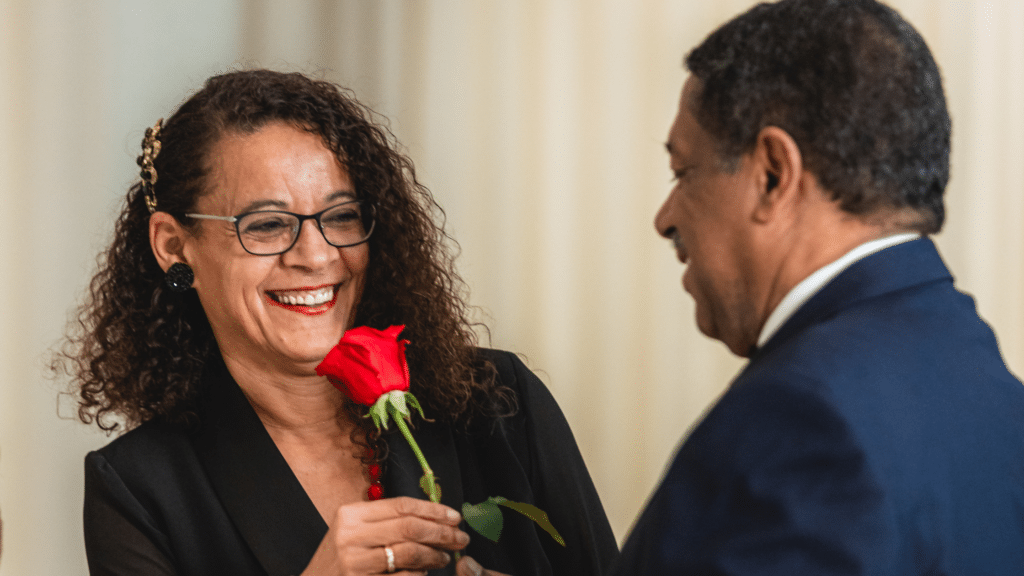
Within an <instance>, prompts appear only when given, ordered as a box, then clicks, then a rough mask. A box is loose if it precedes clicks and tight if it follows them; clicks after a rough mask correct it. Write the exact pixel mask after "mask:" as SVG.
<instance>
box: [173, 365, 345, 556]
mask: <svg viewBox="0 0 1024 576" xmlns="http://www.w3.org/2000/svg"><path fill="white" fill-rule="evenodd" d="M204 378H205V379H206V382H205V384H206V394H205V398H204V402H203V420H202V426H201V428H200V429H199V430H198V431H197V432H196V434H195V435H194V436H193V445H194V446H195V450H196V452H197V454H198V455H199V458H200V461H201V462H202V463H203V466H204V467H205V468H206V472H207V474H208V475H209V478H210V483H211V484H212V485H213V487H214V490H216V492H217V495H218V496H219V497H220V499H221V502H222V503H223V505H224V508H225V510H227V512H228V514H229V515H230V516H231V518H232V520H233V521H234V523H235V526H236V527H237V528H238V531H239V533H240V534H241V535H242V537H243V538H244V539H245V541H246V543H247V544H248V545H249V547H250V549H251V550H252V552H253V554H254V555H255V556H256V558H257V559H258V560H259V562H260V564H261V565H262V566H263V568H264V569H265V570H266V571H267V574H268V575H269V576H285V575H288V574H298V573H300V572H302V570H303V569H305V567H306V565H307V564H308V563H309V559H310V558H311V557H312V556H313V553H314V552H315V551H316V549H317V547H318V546H319V545H320V541H321V540H322V539H323V537H324V535H325V534H326V533H327V524H326V523H325V522H324V520H323V519H322V518H321V517H320V513H319V512H318V511H317V509H316V506H314V505H313V502H312V501H311V500H310V499H309V497H308V496H307V495H306V492H305V490H303V488H302V485H301V484H300V483H299V480H298V478H296V477H295V474H294V473H292V470H291V468H289V467H288V463H287V462H286V461H285V459H284V456H282V455H281V452H280V451H278V449H277V446H276V445H275V444H274V441H273V440H272V439H271V438H270V435H269V434H268V433H267V430H266V428H264V426H263V423H262V422H261V421H260V419H259V417H258V416H257V415H256V412H255V411H254V410H253V409H252V406H251V405H250V404H249V401H248V400H247V399H246V398H245V395H244V394H243V393H242V391H241V389H240V388H239V387H238V385H237V384H236V383H235V381H234V379H233V378H232V377H231V375H230V373H228V371H227V368H226V367H225V366H224V364H223V361H222V360H220V359H219V358H218V359H217V361H216V364H212V363H211V365H210V367H209V368H208V369H207V372H206V373H205V374H204Z"/></svg>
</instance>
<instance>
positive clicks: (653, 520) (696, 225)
mask: <svg viewBox="0 0 1024 576" xmlns="http://www.w3.org/2000/svg"><path fill="white" fill-rule="evenodd" d="M686 65H687V67H688V68H689V70H690V72H691V76H690V78H689V79H688V80H687V81H686V84H685V86H684V87H683V91H682V98H681V101H680V105H679V112H678V115H677V117H676V120H675V122H674V124H673V125H672V128H671V131H670V133H669V140H668V145H667V146H668V150H669V155H670V163H671V168H672V170H673V172H674V174H675V177H676V183H675V186H674V188H673V189H672V191H671V193H670V195H669V197H668V199H667V200H666V201H665V204H664V205H663V206H662V207H661V209H660V211H659V212H658V214H657V217H656V219H655V224H656V227H657V229H658V232H659V233H660V234H662V235H663V236H665V237H666V238H669V239H671V240H672V242H673V243H674V246H675V249H676V251H677V253H678V257H679V260H680V261H681V262H683V263H684V264H685V265H686V271H685V273H684V275H683V287H684V289H685V290H686V291H687V292H688V293H690V294H691V295H692V296H693V298H694V300H695V301H696V310H697V312H696V316H697V325H698V327H699V328H700V330H701V331H702V332H703V333H704V334H706V335H708V336H711V337H713V338H716V339H718V340H721V341H722V342H724V343H725V344H726V345H727V346H728V347H729V349H730V350H731V351H732V352H733V353H735V354H737V355H740V356H746V357H749V358H750V361H749V364H748V365H747V366H746V368H745V369H744V370H743V372H742V373H741V374H740V375H739V376H738V377H737V378H736V380H735V381H734V382H733V383H732V385H731V386H730V388H729V390H728V391H727V392H726V393H725V394H724V395H723V397H722V398H721V399H720V401H719V402H718V403H717V404H716V405H715V407H714V408H712V409H711V410H710V411H709V412H708V414H707V415H706V417H705V418H704V420H703V421H702V422H701V423H700V424H699V425H698V426H697V427H696V428H695V429H694V431H693V432H692V434H691V435H690V437H689V438H688V439H687V441H686V442H685V443H684V444H683V445H682V447H681V448H680V450H679V452H678V454H677V455H676V457H675V460H674V461H673V463H672V465H671V466H670V468H669V469H668V471H667V473H666V476H665V478H664V480H663V482H662V484H661V485H660V486H659V488H658V489H657V491H656V492H655V493H654V494H653V496H652V497H651V499H650V501H649V503H648V505H647V507H646V510H645V511H644V512H643V513H642V515H641V516H640V517H639V519H638V520H637V523H636V525H635V526H634V528H633V530H632V532H631V534H630V536H629V538H628V539H627V541H626V543H625V545H624V547H623V551H622V557H621V559H620V561H619V563H618V564H617V566H616V574H619V575H622V576H625V575H653V574H657V575H669V574H671V575H677V574H699V575H713V574H730V575H751V574H785V575H797V574H800V575H802V574H815V575H818V574H878V575H881V574H885V575H901V576H906V575H917V574H922V575H923V574H1007V575H1009V574H1014V575H1020V574H1024V386H1022V385H1021V383H1020V382H1019V381H1018V380H1016V379H1015V378H1014V377H1013V376H1012V375H1011V374H1010V373H1009V372H1008V371H1007V369H1006V367H1005V365H1004V363H1003V360H1002V358H1001V356H1000V353H999V350H998V348H997V345H996V340H995V337H994V335H993V333H992V331H991V330H990V329H989V328H988V326H986V325H985V323H984V322H983V321H982V320H981V319H980V318H979V317H978V315H977V313H976V311H975V308H974V303H973V300H972V299H971V298H970V297H968V296H966V295H964V294H961V293H959V292H957V291H956V290H955V289H954V287H953V282H952V278H951V276H950V274H949V272H948V271H947V269H946V267H945V266H944V265H943V263H942V260H941V259H940V257H939V255H938V253H937V252H936V250H935V247H934V245H933V244H932V242H931V240H929V239H928V238H927V235H928V234H932V233H935V232H938V231H939V229H940V228H941V226H942V222H943V218H944V213H943V204H942V194H943V191H944V189H945V186H946V183H947V181H948V177H949V134H950V121H949V117H948V114H947V111H946V104H945V99H944V96H943V92H942V85H941V81H940V77H939V71H938V69H937V67H936V65H935V62H934V60H933V59H932V56H931V54H930V53H929V51H928V48H927V46H926V45H925V43H924V41H923V40H922V39H921V37H920V36H919V35H918V34H917V32H916V31H915V30H914V29H913V28H912V27H911V26H910V25H909V24H907V23H906V22H905V21H904V20H903V19H902V18H901V17H900V16H899V15H898V14H897V13H896V12H895V11H894V10H892V9H890V8H888V7H886V6H883V5H881V4H878V3H876V2H874V1H873V0H845V1H839V0H784V1H782V2H779V3H776V4H762V5H759V6H756V7H754V8H753V9H751V10H750V11H748V12H747V13H745V14H743V15H741V16H739V17H737V18H736V19H734V20H732V21H731V22H729V23H727V24H725V25H724V26H722V27H721V28H719V29H718V30H717V31H715V32H714V33H712V34H711V36H709V37H708V38H707V39H706V40H705V41H704V42H703V43H702V44H701V45H700V46H698V47H697V48H696V49H694V50H693V52H692V53H691V54H690V55H689V56H688V57H687V59H686ZM1014 193H1020V192H1019V191H1015V192H1014Z"/></svg>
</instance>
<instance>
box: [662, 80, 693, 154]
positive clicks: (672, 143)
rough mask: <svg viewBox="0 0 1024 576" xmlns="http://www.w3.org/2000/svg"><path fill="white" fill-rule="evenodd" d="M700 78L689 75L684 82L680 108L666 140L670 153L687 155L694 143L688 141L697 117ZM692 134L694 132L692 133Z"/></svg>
mask: <svg viewBox="0 0 1024 576" xmlns="http://www.w3.org/2000/svg"><path fill="white" fill-rule="evenodd" d="M699 82H700V81H699V80H698V79H697V78H696V77H695V76H692V75H691V76H689V77H688V78H687V79H686V82H685V83H684V84H683V89H682V92H681V94H680V96H679V108H678V110H677V111H676V116H675V120H673V121H672V126H671V127H670V128H669V132H668V140H667V141H666V142H665V149H666V150H667V151H668V153H669V155H672V156H678V155H685V154H687V153H688V152H689V149H688V147H689V146H690V145H692V144H691V143H689V142H687V141H686V137H687V135H688V133H689V132H692V129H693V126H690V124H693V123H694V122H695V121H696V119H695V118H694V115H693V106H694V101H695V98H696V95H697V94H699V93H700V85H699ZM691 136H692V134H691Z"/></svg>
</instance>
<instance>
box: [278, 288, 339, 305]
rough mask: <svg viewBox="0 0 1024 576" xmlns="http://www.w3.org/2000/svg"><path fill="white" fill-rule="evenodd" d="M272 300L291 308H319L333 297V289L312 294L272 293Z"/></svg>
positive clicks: (322, 289)
mask: <svg viewBox="0 0 1024 576" xmlns="http://www.w3.org/2000/svg"><path fill="white" fill-rule="evenodd" d="M271 294H272V295H273V296H274V299H275V300H277V301H278V302H280V303H282V304H290V305H292V306H320V305H321V304H326V303H328V302H330V301H331V298H333V297H334V287H333V286H328V287H327V288H321V289H320V290H315V291H313V292H272V293H271Z"/></svg>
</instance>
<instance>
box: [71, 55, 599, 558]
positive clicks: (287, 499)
mask: <svg viewBox="0 0 1024 576" xmlns="http://www.w3.org/2000/svg"><path fill="white" fill-rule="evenodd" d="M395 147H396V146H395V143H394V142H393V139H392V137H391V135H390V133H388V132H387V130H386V129H384V128H382V127H381V126H379V125H377V124H376V123H374V121H373V115H372V113H371V112H370V111H368V110H367V109H365V108H364V107H363V106H362V105H360V104H359V103H358V102H356V101H355V100H354V99H353V98H352V97H351V95H350V94H348V93H346V92H344V91H343V90H340V89H339V88H338V87H336V86H334V85H332V84H329V83H326V82H318V81H314V80H311V79H309V78H307V77H305V76H302V75H300V74H282V73H277V72H271V71H267V70H253V71H243V72H233V73H229V74H225V75H223V76H217V77H214V78H211V79H210V80H208V81H207V83H206V85H205V87H204V88H203V89H202V90H200V91H199V92H198V93H196V94H195V95H194V96H192V97H191V98H190V99H189V100H187V101H186V102H185V103H184V104H183V105H182V106H181V108H180V109H179V110H177V111H176V112H175V113H174V114H173V115H172V116H171V117H170V118H169V119H168V121H167V123H166V125H165V124H163V123H162V122H158V123H157V124H156V125H155V126H154V127H153V128H151V129H150V130H147V133H146V138H145V140H144V141H143V154H142V155H141V156H140V158H139V164H140V166H141V167H142V172H141V176H142V179H141V181H140V182H138V183H136V184H135V185H134V186H132V188H131V189H130V190H129V192H128V196H127V201H126V203H125V206H124V208H123V210H122V213H121V216H120V218H119V220H118V222H117V225H116V228H115V233H114V240H113V243H112V244H111V246H110V248H109V249H108V251H107V252H106V255H105V259H104V260H103V262H102V263H101V267H100V271H99V273H98V274H97V275H96V277H95V278H94V279H93V282H92V284H91V287H90V293H91V300H90V302H89V303H88V304H87V305H86V306H85V307H84V308H83V309H82V310H81V312H80V315H79V321H78V324H77V326H78V328H79V330H78V331H76V333H75V334H73V335H72V336H70V337H69V340H68V344H67V346H66V348H65V349H64V355H63V358H62V360H61V361H60V362H58V363H57V365H56V366H55V368H57V369H63V370H66V371H68V372H70V373H71V375H72V377H73V380H74V383H75V386H76V387H77V389H76V392H77V394H78V397H79V417H80V418H81V419H82V420H83V421H84V422H86V423H93V422H95V423H96V424H98V425H99V426H100V427H101V428H103V429H105V430H110V431H112V430H118V429H124V430H128V433H126V434H124V435H123V436H122V437H120V438H118V439H117V440H115V441H113V442H111V443H110V444H109V445H108V446H106V447H105V448H103V449H101V450H99V451H96V452H93V453H90V454H89V455H88V456H87V458H86V495H85V534H86V549H87V553H88V557H89V566H90V570H91V572H92V574H94V575H98V574H115V575H120V574H124V575H127V574H134V575H155V574H160V575H167V574H178V575H205V574H210V575H213V574H262V573H266V574H271V575H275V576H277V575H284V574H298V573H303V574H318V575H327V574H330V575H335V574H339V575H340V574H379V573H390V572H395V571H403V570H404V571H413V572H416V571H425V570H435V571H436V572H432V573H435V574H451V573H454V571H455V570H456V569H457V570H458V573H459V574H471V573H473V574H480V572H479V565H478V564H476V562H475V561H474V560H473V558H475V559H476V560H478V561H479V562H480V564H483V565H484V566H486V567H487V568H491V569H494V570H498V571H500V572H489V573H490V574H499V573H503V572H508V573H515V574H517V575H520V576H526V575H532V574H538V575H540V574H545V575H547V574H601V573H603V571H604V570H605V568H606V567H607V565H608V564H609V563H610V561H611V560H612V558H613V557H614V556H615V554H616V545H615V541H614V538H613V536H612V533H611V529H610V527H609V525H608V521H607V519H606V518H605V515H604V512H603V510H602V508H601V504H600V501H599V500H598V497H597V494H596V491H595V490H594V487H593V484H592V482H591V480H590V476H589V474H588V473H587V470H586V467H585V465H584V464H583V461H582V458H581V457H580V454H579V450H578V449H577V447H576V444H575V440H574V439H573V437H572V433H571V431H570V430H569V428H568V425H567V424H566V422H565V419H564V417H563V416H562V414H561V411H560V410H559V409H558V406H557V405H556V404H555V403H554V400H553V399H552V398H551V395H550V394H549V393H548V391H547V390H546V388H545V387H544V385H543V384H542V383H541V382H540V381H539V380H538V379H537V378H536V376H534V375H533V374H532V373H531V372H530V371H529V370H527V369H526V367H525V366H523V364H522V363H521V362H520V361H519V360H518V359H517V358H516V357H515V356H514V355H512V354H509V353H505V352H498V351H494V350H484V349H479V348H477V347H476V346H475V339H474V336H473V332H472V331H471V330H470V327H469V322H468V320H467V318H466V305H465V303H464V302H463V300H462V294H463V284H462V281H461V280H460V279H459V277H458V275H457V274H456V272H455V269H454V265H453V260H452V257H451V255H450V254H449V252H448V251H447V248H446V247H445V240H446V238H447V236H446V235H445V233H444V231H443V230H442V228H441V227H440V226H438V225H436V224H435V223H434V215H435V212H439V211H440V208H439V207H438V206H437V205H436V204H435V203H434V200H433V198H432V197H431V195H430V193H429V192H428V191H427V190H426V189H425V188H424V187H423V186H421V185H420V184H419V183H418V182H417V181H416V178H415V175H414V171H413V166H412V163H411V161H409V160H408V159H407V158H405V157H404V156H402V155H400V154H398V153H397V152H395ZM399 324H401V325H405V326H406V330H405V332H404V333H403V337H405V338H407V339H408V340H410V341H411V342H412V343H411V345H410V346H409V347H408V354H407V358H408V365H409V369H410V372H411V374H412V379H411V383H410V385H411V389H412V391H413V392H415V394H416V396H417V397H418V398H420V400H421V402H422V404H423V408H424V410H425V412H426V413H427V415H428V416H429V417H430V418H431V420H429V421H427V422H425V423H421V424H420V429H419V430H418V431H417V437H418V439H419V441H420V447H421V448H422V450H423V452H424V453H426V455H427V457H428V458H429V459H430V461H431V462H432V463H433V464H434V472H435V474H436V476H437V477H438V478H439V480H440V482H441V483H442V485H443V486H444V491H443V496H442V499H441V503H440V504H435V503H431V502H426V501H423V500H416V499H413V498H409V496H415V495H418V494H419V486H418V485H417V480H418V475H416V474H415V472H416V470H417V469H418V465H417V460H416V456H415V455H414V454H412V453H411V452H410V451H409V448H408V446H407V445H406V444H405V443H404V441H402V439H401V438H400V437H399V438H398V439H397V440H396V441H394V442H392V437H391V436H389V435H387V434H385V435H383V436H382V435H380V434H379V433H378V432H377V431H376V429H375V428H374V427H373V424H372V422H371V421H370V420H369V419H367V418H364V416H365V415H366V408H365V407H362V406H358V405H357V404H355V403H354V402H352V401H351V399H349V398H347V397H346V396H345V395H344V393H343V392H341V391H340V390H339V389H338V388H335V387H334V386H332V385H331V383H330V382H329V381H328V380H327V379H326V378H325V377H322V376H318V375H317V374H316V371H315V368H316V366H317V365H318V364H319V363H320V361H321V360H322V359H323V358H324V356H325V355H326V354H327V353H328V351H329V350H330V349H331V348H332V347H333V346H334V345H335V344H337V343H338V341H339V340H340V339H341V337H342V335H343V334H344V333H345V331H346V330H348V329H349V328H352V327H355V326H369V327H373V328H378V329H381V328H385V327H387V326H391V325H399ZM371 487H372V489H371ZM381 490H383V495H384V496H386V498H384V499H380V496H381ZM498 493H501V494H504V495H508V497H509V498H510V499H513V500H516V501H520V502H525V503H528V504H532V505H535V506H538V507H540V508H542V509H544V510H546V511H547V512H548V513H549V515H550V518H551V521H552V523H553V524H554V525H555V526H557V529H558V530H559V531H560V532H561V533H562V534H563V535H565V539H566V543H567V546H566V547H565V548H561V547H558V546H557V545H555V546H552V545H551V543H550V542H549V541H548V540H547V537H546V535H539V534H538V533H537V531H536V529H534V527H533V524H532V523H530V522H528V521H523V522H522V523H519V524H517V523H515V521H511V522H508V523H507V524H506V526H505V528H504V531H503V533H502V536H501V540H500V543H499V544H498V545H497V546H496V545H493V544H491V543H489V542H487V541H482V540H481V541H474V542H472V543H469V538H468V536H467V535H466V534H465V533H464V532H462V531H461V530H460V529H459V527H458V526H459V524H460V521H461V518H460V515H459V514H458V513H457V512H456V511H455V510H453V509H452V508H451V506H452V505H457V504H458V503H461V502H464V501H471V502H478V501H482V500H484V499H486V498H487V497H489V496H491V495H493V494H498ZM456 551H461V552H463V553H465V554H467V555H468V556H467V557H466V558H464V559H462V560H461V561H460V562H459V563H458V565H457V567H456V566H453V565H451V564H450V560H451V554H452V553H453V552H456ZM474 567H475V568H476V570H474Z"/></svg>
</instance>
